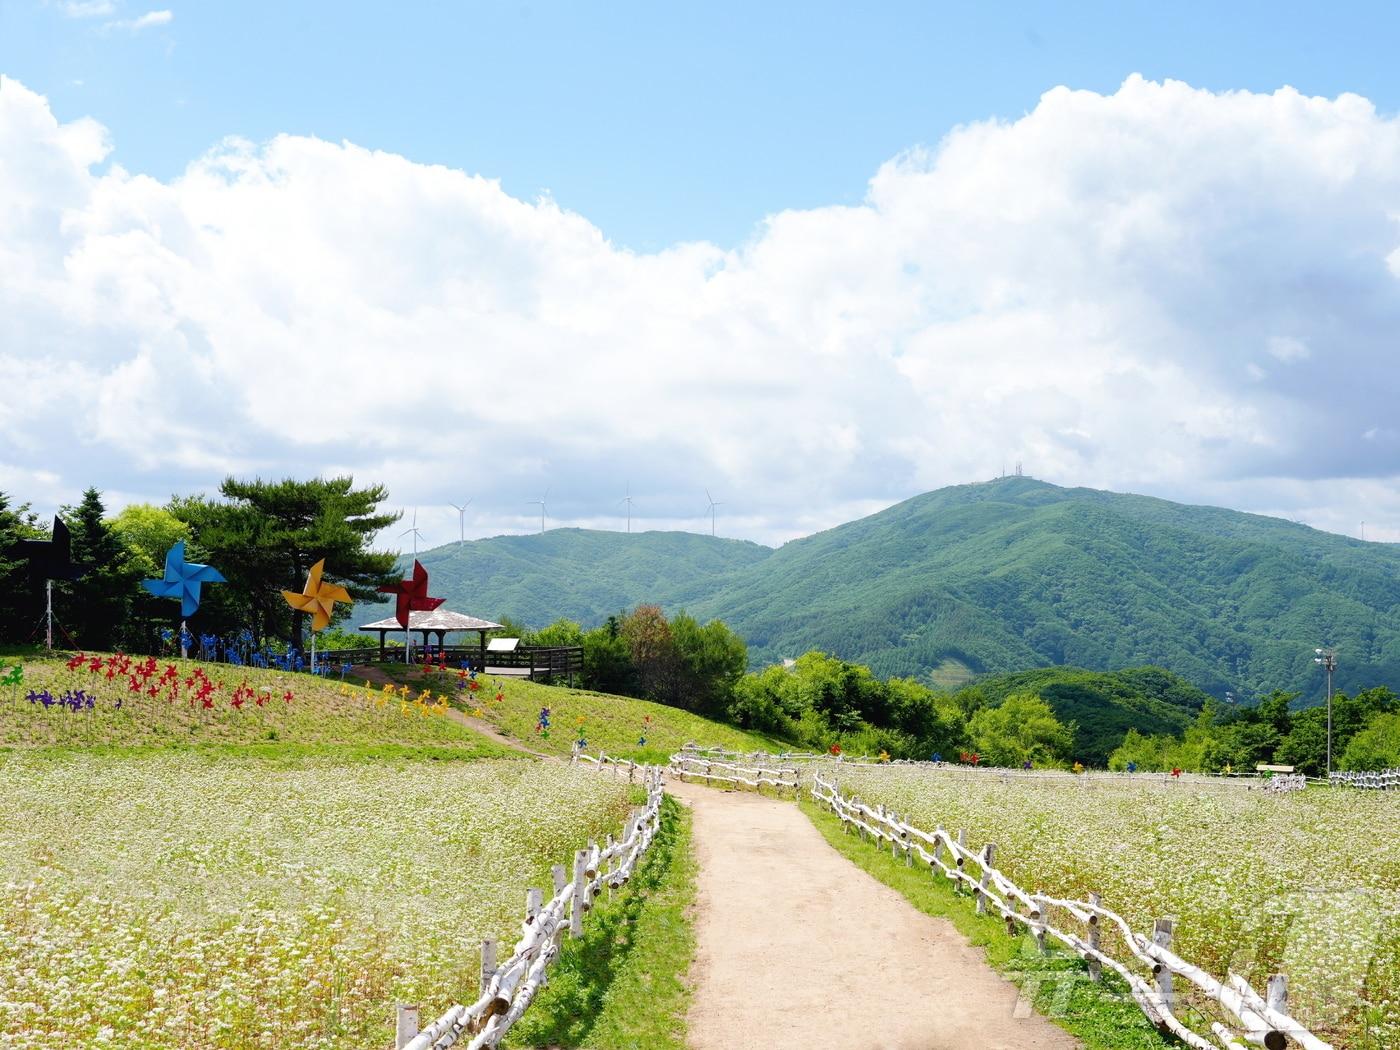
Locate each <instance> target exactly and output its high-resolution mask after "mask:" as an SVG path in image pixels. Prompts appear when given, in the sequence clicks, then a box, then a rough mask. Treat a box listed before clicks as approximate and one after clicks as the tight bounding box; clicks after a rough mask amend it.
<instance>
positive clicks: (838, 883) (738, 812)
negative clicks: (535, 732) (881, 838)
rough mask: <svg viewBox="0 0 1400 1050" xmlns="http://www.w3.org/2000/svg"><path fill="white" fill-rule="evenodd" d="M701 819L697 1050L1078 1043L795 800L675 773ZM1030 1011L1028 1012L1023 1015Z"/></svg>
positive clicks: (1052, 1049) (693, 1025)
mask: <svg viewBox="0 0 1400 1050" xmlns="http://www.w3.org/2000/svg"><path fill="white" fill-rule="evenodd" d="M667 791H669V792H671V793H672V794H673V795H675V796H676V798H678V799H680V800H681V801H682V802H683V803H684V804H685V805H688V806H689V807H690V810H691V812H692V813H693V814H694V829H695V831H694V834H695V849H696V859H697V861H698V863H699V869H700V874H699V880H698V889H697V896H696V916H695V932H696V940H697V942H698V943H697V952H696V958H695V962H694V964H693V965H692V967H691V981H692V984H693V985H694V998H693V1000H692V1004H691V1009H690V1015H689V1031H690V1036H689V1043H690V1046H691V1047H692V1050H720V1048H723V1050H750V1048H751V1050H784V1048H787V1047H792V1048H794V1050H796V1048H802V1050H806V1048H813V1047H820V1048H821V1050H971V1048H974V1047H975V1048H979V1050H1013V1048H1014V1050H1071V1048H1074V1047H1077V1046H1078V1045H1079V1044H1078V1042H1077V1041H1076V1040H1075V1039H1074V1038H1073V1037H1071V1036H1070V1035H1069V1034H1068V1033H1067V1032H1065V1031H1063V1030H1062V1029H1060V1028H1057V1027H1055V1026H1054V1025H1053V1024H1051V1023H1050V1022H1049V1021H1047V1020H1045V1019H1044V1018H1043V1017H1041V1016H1039V1015H1038V1014H1031V1015H1030V1016H1028V1017H1017V1016H1015V1013H1016V1012H1017V1011H1016V1009H1015V1007H1016V1000H1017V990H1016V987H1015V986H1014V985H1012V984H1011V983H1010V982H1008V981H1005V980H1003V979H1002V978H1001V977H1000V976H998V975H997V974H996V973H995V972H994V971H993V970H992V969H991V967H990V966H988V964H987V963H986V961H985V960H984V959H983V957H982V953H981V952H980V951H979V950H978V949H976V948H973V947H972V946H971V945H969V944H968V943H967V941H965V940H964V939H963V937H962V935H961V934H959V933H958V931H957V929H956V928H955V927H954V926H953V925H952V923H950V922H948V921H947V920H946V919H937V918H934V917H932V916H929V915H925V914H923V913H922V912H920V911H918V910H916V909H915V908H914V907H913V906H912V905H911V904H910V903H909V902H908V901H907V900H905V899H904V898H903V897H902V896H900V895H899V894H898V893H896V892H895V891H894V890H892V889H890V888H889V887H888V886H886V885H884V884H883V883H881V882H878V881H877V880H875V879H874V878H872V877H871V876H869V875H867V874H866V873H865V872H863V871H861V870H860V869H859V868H857V867H855V865H853V864H851V863H850V862H849V861H847V860H846V859H845V858H844V857H842V856H841V855H840V854H839V853H837V852H836V851H835V850H834V849H832V848H831V847H830V846H829V845H828V844H827V843H826V840H825V839H823V838H822V836H821V833H820V832H819V831H818V830H817V829H816V828H815V827H813V826H812V823H811V822H810V821H809V820H808V819H807V818H806V817H805V816H804V815H803V814H802V812H801V811H800V810H799V809H798V808H797V807H796V806H794V805H792V803H790V802H783V801H779V800H776V799H772V798H763V797H761V796H759V795H756V794H751V793H748V792H724V791H719V790H715V789H712V788H706V787H703V786H700V785H695V784H684V783H679V782H676V781H668V783H667ZM1020 1012H1025V1011H1020Z"/></svg>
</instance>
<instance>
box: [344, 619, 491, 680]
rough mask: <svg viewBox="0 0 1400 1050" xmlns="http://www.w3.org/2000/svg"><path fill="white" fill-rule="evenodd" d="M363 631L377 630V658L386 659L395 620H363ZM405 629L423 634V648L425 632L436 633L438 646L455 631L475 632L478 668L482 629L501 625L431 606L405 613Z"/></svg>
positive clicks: (396, 627)
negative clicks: (478, 642) (406, 616)
mask: <svg viewBox="0 0 1400 1050" xmlns="http://www.w3.org/2000/svg"><path fill="white" fill-rule="evenodd" d="M359 629H360V630H361V631H364V632H365V633H366V634H369V633H371V632H374V631H378V632H379V659H380V660H384V659H386V653H385V649H384V642H385V639H386V637H387V636H388V634H389V632H390V631H402V630H403V628H402V627H400V626H399V621H398V620H396V619H394V618H393V617H392V616H391V617H389V618H388V619H387V620H376V621H375V622H374V623H367V624H365V625H364V626H363V627H361V628H359ZM408 629H409V630H410V631H418V632H421V633H422V635H423V648H425V649H426V648H427V647H428V635H430V634H435V635H437V644H438V648H442V647H444V646H445V645H446V644H447V636H448V635H449V634H454V633H456V632H459V631H476V632H477V635H478V636H479V637H480V639H481V664H480V666H481V667H485V666H486V632H487V631H499V630H502V629H503V625H501V624H499V623H492V622H491V621H490V620H482V619H478V618H477V617H475V616H464V615H463V614H462V613H457V612H453V611H452V610H451V609H442V608H438V609H434V610H433V611H432V612H411V613H409V614H408Z"/></svg>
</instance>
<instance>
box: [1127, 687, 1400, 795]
mask: <svg viewBox="0 0 1400 1050" xmlns="http://www.w3.org/2000/svg"><path fill="white" fill-rule="evenodd" d="M1298 695H1299V694H1297V693H1288V692H1284V691H1282V690H1275V691H1274V692H1273V693H1272V694H1270V695H1269V696H1268V697H1266V698H1264V699H1263V700H1262V701H1260V702H1259V703H1258V704H1256V705H1254V706H1251V707H1242V708H1234V707H1223V706H1221V705H1220V704H1217V703H1214V702H1212V703H1208V704H1207V705H1206V706H1205V707H1204V708H1202V710H1201V713H1200V714H1199V715H1198V716H1197V718H1196V720H1195V722H1194V723H1193V724H1192V725H1191V726H1189V727H1188V728H1187V729H1186V731H1185V732H1184V733H1182V734H1180V735H1176V734H1167V733H1157V734H1144V733H1140V732H1139V731H1138V730H1136V729H1130V730H1129V731H1128V733H1127V735H1126V736H1125V738H1124V740H1123V743H1122V744H1121V745H1119V747H1118V748H1117V749H1116V750H1115V751H1114V752H1113V754H1112V755H1110V756H1109V768H1110V769H1126V768H1127V767H1128V764H1129V763H1133V764H1134V765H1135V766H1136V767H1137V768H1138V769H1184V770H1188V771H1191V772H1197V773H1220V772H1225V771H1229V770H1233V771H1239V772H1249V771H1253V769H1254V767H1255V765H1256V764H1259V763H1267V764H1274V765H1288V766H1293V767H1294V768H1295V769H1297V770H1298V772H1300V773H1306V774H1308V775H1309V776H1322V775H1324V774H1325V773H1326V770H1327V708H1326V707H1325V706H1317V707H1307V708H1304V709H1303V710H1301V711H1295V710H1293V709H1292V702H1293V701H1294V700H1296V699H1297V698H1298ZM1332 768H1333V769H1344V770H1377V769H1395V768H1400V698H1397V697H1396V695H1395V694H1394V693H1393V692H1391V690H1390V689H1388V688H1386V687H1385V686H1377V687H1375V688H1372V689H1363V690H1361V691H1360V692H1358V693H1357V694H1356V695H1355V696H1348V695H1347V694H1346V693H1344V692H1338V693H1334V694H1333V696H1332Z"/></svg>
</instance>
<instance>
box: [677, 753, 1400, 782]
mask: <svg viewBox="0 0 1400 1050" xmlns="http://www.w3.org/2000/svg"><path fill="white" fill-rule="evenodd" d="M680 754H682V755H685V756H688V757H692V758H702V757H703V758H709V759H712V760H714V761H733V762H748V763H749V764H751V765H755V766H758V765H764V764H767V763H774V762H776V763H794V764H796V765H798V766H799V767H800V769H799V772H802V771H804V770H805V771H806V772H811V771H812V770H813V769H822V770H826V771H828V772H829V773H831V774H832V775H837V774H839V773H840V770H841V769H842V768H843V767H849V766H862V767H863V766H880V767H885V768H888V767H891V766H898V767H907V766H914V767H917V768H919V769H921V770H928V771H930V772H937V773H939V774H940V775H943V776H954V777H981V778H986V777H996V778H997V779H998V780H1000V781H1002V782H1003V783H1007V782H1010V781H1012V780H1039V781H1053V782H1056V783H1062V784H1081V785H1085V786H1087V785H1089V784H1096V783H1098V784H1144V783H1160V784H1190V785H1192V786H1194V787H1219V788H1250V789H1253V788H1258V787H1261V786H1262V787H1266V788H1267V787H1268V786H1269V785H1270V784H1273V785H1274V786H1273V788H1272V790H1275V791H1277V790H1279V789H1280V787H1281V786H1282V785H1280V784H1275V783H1274V782H1275V781H1278V780H1279V779H1280V775H1279V774H1272V775H1270V776H1263V775H1260V774H1259V773H1256V772H1254V771H1250V772H1248V773H1232V774H1218V775H1216V774H1208V773H1182V774H1180V775H1179V776H1173V775H1172V774H1171V773H1165V772H1161V771H1157V770H1154V771H1147V770H1138V771H1136V772H1132V773H1129V772H1127V771H1121V772H1117V771H1109V770H1106V769H1098V770H1094V771H1093V772H1084V773H1071V772H1069V771H1068V770H1064V769H1030V770H1027V769H1011V768H1006V767H1003V766H983V765H977V766H973V765H964V764H962V763H957V762H931V761H925V760H923V759H915V758H896V759H890V760H885V759H880V758H874V757H871V756H869V755H831V754H827V753H825V752H822V753H817V752H812V751H784V752H782V753H777V754H774V753H769V752H765V751H731V750H728V749H725V748H722V747H699V746H697V745H695V744H686V745H684V746H683V747H682V749H681V751H680ZM672 761H673V762H674V756H673V758H672ZM1391 772H1392V773H1393V774H1395V777H1396V780H1395V783H1394V785H1393V786H1395V787H1400V770H1393V771H1391ZM1337 775H1338V774H1335V773H1334V774H1333V777H1334V778H1335V777H1337ZM1348 775H1354V776H1359V777H1374V776H1384V775H1385V774H1348ZM1292 776H1293V777H1295V778H1296V777H1301V776H1302V775H1301V774H1293V775H1292ZM1306 779H1307V778H1304V780H1305V781H1306ZM1294 782H1295V781H1294V780H1289V779H1287V777H1285V779H1284V783H1285V784H1288V785H1291V784H1293V783H1294ZM1313 782H1316V783H1320V782H1321V781H1316V780H1315V781H1313ZM1357 786H1363V785H1357ZM1364 786H1373V785H1369V784H1368V785H1364ZM1288 789H1289V790H1291V787H1289V788H1288Z"/></svg>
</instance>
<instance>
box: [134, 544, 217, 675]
mask: <svg viewBox="0 0 1400 1050" xmlns="http://www.w3.org/2000/svg"><path fill="white" fill-rule="evenodd" d="M227 582H228V581H227V580H225V579H224V576H223V573H221V572H219V570H218V569H216V568H214V567H213V566H211V565H198V564H196V563H195V562H188V561H185V541H184V540H180V541H179V542H178V543H176V544H175V546H173V547H171V548H170V550H169V551H167V552H166V555H165V575H164V576H162V577H161V578H160V579H158V580H142V581H141V586H143V587H145V588H146V590H148V591H150V592H151V593H152V594H154V595H155V596H156V597H157V598H178V599H179V601H180V615H181V617H182V618H183V619H182V620H181V622H180V655H181V656H188V655H189V631H188V629H187V628H186V627H185V624H184V620H187V619H189V618H190V617H191V616H193V615H194V614H195V613H196V612H197V611H198V610H199V598H200V588H201V587H203V585H204V584H206V583H227Z"/></svg>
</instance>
